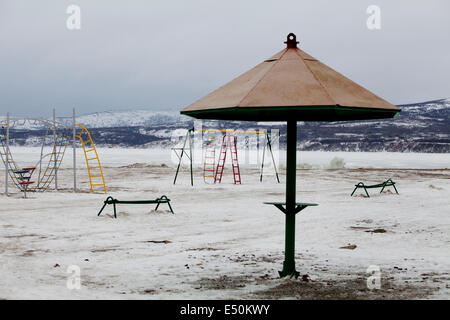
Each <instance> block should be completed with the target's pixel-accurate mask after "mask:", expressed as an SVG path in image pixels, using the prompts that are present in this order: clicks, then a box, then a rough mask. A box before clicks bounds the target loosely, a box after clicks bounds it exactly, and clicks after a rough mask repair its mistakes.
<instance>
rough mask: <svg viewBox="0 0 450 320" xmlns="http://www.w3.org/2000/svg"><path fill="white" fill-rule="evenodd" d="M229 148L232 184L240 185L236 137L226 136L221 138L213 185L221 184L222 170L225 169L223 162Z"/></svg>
mask: <svg viewBox="0 0 450 320" xmlns="http://www.w3.org/2000/svg"><path fill="white" fill-rule="evenodd" d="M228 148H230V153H231V166H232V168H233V180H234V184H238V183H239V184H241V172H240V169H239V162H238V153H237V145H236V136H233V135H229V134H226V135H224V136H223V139H222V145H221V147H220V155H219V162H218V163H217V169H216V174H215V177H214V183H215V182H217V181H219V183H220V182H222V175H223V169H224V167H225V160H226V158H227V150H228Z"/></svg>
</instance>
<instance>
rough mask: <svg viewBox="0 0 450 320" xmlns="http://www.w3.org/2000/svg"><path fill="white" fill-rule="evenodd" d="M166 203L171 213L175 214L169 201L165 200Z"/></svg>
mask: <svg viewBox="0 0 450 320" xmlns="http://www.w3.org/2000/svg"><path fill="white" fill-rule="evenodd" d="M167 205H168V206H169V209H170V212H172V214H175V212H173V210H172V206H171V205H170V202H167Z"/></svg>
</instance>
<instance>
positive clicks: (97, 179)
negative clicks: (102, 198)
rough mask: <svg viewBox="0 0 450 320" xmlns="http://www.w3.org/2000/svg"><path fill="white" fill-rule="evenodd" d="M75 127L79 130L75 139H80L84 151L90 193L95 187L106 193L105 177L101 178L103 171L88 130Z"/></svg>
mask: <svg viewBox="0 0 450 320" xmlns="http://www.w3.org/2000/svg"><path fill="white" fill-rule="evenodd" d="M75 126H76V127H78V128H81V131H80V133H79V134H76V135H75V137H77V138H78V139H80V142H81V145H82V147H83V151H84V157H85V159H86V166H87V169H88V175H89V183H90V186H91V192H94V189H95V187H100V186H101V187H102V188H103V191H105V193H107V191H106V184H105V177H104V176H103V169H102V165H101V163H100V159H99V157H98V153H97V149H96V148H95V145H94V141H93V140H92V137H91V134H90V133H89V131H88V129H86V127H85V126H83V125H81V124H75Z"/></svg>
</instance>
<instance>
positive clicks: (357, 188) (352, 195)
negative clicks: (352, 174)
mask: <svg viewBox="0 0 450 320" xmlns="http://www.w3.org/2000/svg"><path fill="white" fill-rule="evenodd" d="M356 189H358V187H355V189H354V190H353V192H352V194H351V195H350V197H353V194H354V193H355V191H356Z"/></svg>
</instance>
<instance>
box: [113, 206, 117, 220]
mask: <svg viewBox="0 0 450 320" xmlns="http://www.w3.org/2000/svg"><path fill="white" fill-rule="evenodd" d="M113 206H114V218H117V212H116V204H115V203H113Z"/></svg>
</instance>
